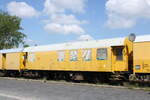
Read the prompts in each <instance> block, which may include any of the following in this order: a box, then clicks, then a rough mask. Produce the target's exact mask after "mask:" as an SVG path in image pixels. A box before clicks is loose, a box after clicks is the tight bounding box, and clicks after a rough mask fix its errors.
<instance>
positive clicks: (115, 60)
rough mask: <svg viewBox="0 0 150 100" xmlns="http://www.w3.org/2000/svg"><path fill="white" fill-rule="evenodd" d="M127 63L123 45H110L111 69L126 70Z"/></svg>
mask: <svg viewBox="0 0 150 100" xmlns="http://www.w3.org/2000/svg"><path fill="white" fill-rule="evenodd" d="M127 63H128V62H127V61H126V56H125V54H124V46H117V47H112V70H113V71H128V66H127Z"/></svg>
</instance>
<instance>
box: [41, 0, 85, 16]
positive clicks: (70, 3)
mask: <svg viewBox="0 0 150 100" xmlns="http://www.w3.org/2000/svg"><path fill="white" fill-rule="evenodd" d="M85 2H86V0H46V1H45V3H44V12H46V13H47V14H50V15H51V14H54V13H62V12H65V11H66V10H70V11H73V12H79V13H80V12H84V8H85Z"/></svg>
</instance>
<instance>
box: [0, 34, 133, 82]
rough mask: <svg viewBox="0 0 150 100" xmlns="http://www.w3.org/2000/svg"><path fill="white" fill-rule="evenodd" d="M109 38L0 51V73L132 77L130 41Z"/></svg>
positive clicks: (74, 78)
mask: <svg viewBox="0 0 150 100" xmlns="http://www.w3.org/2000/svg"><path fill="white" fill-rule="evenodd" d="M134 38H135V36H134V35H133V34H131V35H130V36H129V37H127V38H113V39H103V40H92V41H82V42H72V43H62V44H53V45H45V46H33V47H27V48H24V49H11V50H1V51H0V53H1V54H0V69H1V72H5V73H6V72H7V73H8V72H10V73H14V72H17V71H18V72H19V73H21V74H22V73H23V74H25V73H28V75H32V74H34V75H37V76H47V77H51V78H65V79H66V78H67V79H73V80H83V79H88V80H98V81H99V80H100V81H101V80H104V81H105V80H108V79H114V80H120V79H127V78H128V77H129V75H130V74H132V73H133V70H134V68H133V45H134V44H133V41H134Z"/></svg>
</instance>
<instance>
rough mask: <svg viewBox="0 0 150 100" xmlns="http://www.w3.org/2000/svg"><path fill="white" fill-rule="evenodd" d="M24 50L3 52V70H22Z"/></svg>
mask: <svg viewBox="0 0 150 100" xmlns="http://www.w3.org/2000/svg"><path fill="white" fill-rule="evenodd" d="M23 54H24V53H23V52H22V49H8V50H3V53H2V55H3V56H2V62H3V63H2V68H3V70H22V69H23V60H24V56H23Z"/></svg>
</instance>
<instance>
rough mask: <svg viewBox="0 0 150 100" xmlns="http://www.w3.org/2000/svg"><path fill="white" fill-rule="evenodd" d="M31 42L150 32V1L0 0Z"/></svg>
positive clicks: (49, 42)
mask: <svg viewBox="0 0 150 100" xmlns="http://www.w3.org/2000/svg"><path fill="white" fill-rule="evenodd" d="M0 9H2V10H4V11H7V12H9V13H10V14H11V15H16V16H19V17H21V18H22V22H21V25H22V28H23V30H22V32H23V33H25V34H26V35H27V39H26V41H27V43H29V44H30V45H34V44H38V45H43V44H52V43H61V42H70V41H81V40H87V39H89V40H92V39H96V40H97V39H104V38H113V37H122V36H127V35H128V34H129V33H135V34H136V35H143V34H150V28H149V26H150V0H0Z"/></svg>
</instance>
